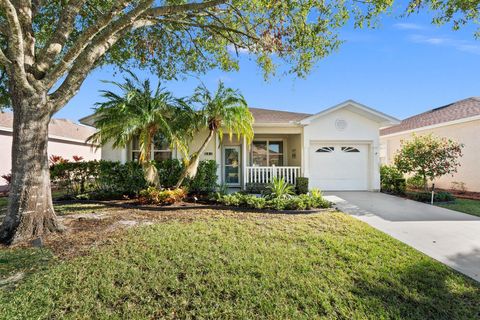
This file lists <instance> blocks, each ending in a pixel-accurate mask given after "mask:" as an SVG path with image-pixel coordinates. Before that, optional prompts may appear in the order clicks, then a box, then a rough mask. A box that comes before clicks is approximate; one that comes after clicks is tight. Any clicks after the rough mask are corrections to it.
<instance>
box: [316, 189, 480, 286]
mask: <svg viewBox="0 0 480 320" xmlns="http://www.w3.org/2000/svg"><path fill="white" fill-rule="evenodd" d="M325 196H326V197H327V198H328V199H329V200H330V201H332V202H334V203H335V205H336V206H337V208H338V209H339V210H341V211H343V212H345V213H348V214H350V215H352V216H354V217H356V218H357V219H359V220H361V221H364V222H366V223H368V224H369V225H371V226H372V227H374V228H377V229H378V230H380V231H383V232H385V233H386V234H389V235H390V236H392V237H394V238H396V239H398V240H400V241H402V242H404V243H406V244H408V245H409V246H411V247H413V248H415V249H417V250H419V251H421V252H423V253H425V254H426V255H428V256H430V257H432V258H434V259H436V260H438V261H440V262H443V263H444V264H446V265H448V266H450V267H452V268H453V269H455V270H457V271H459V272H462V273H463V274H465V275H467V276H469V277H471V278H473V279H475V280H477V281H480V217H475V216H472V215H468V214H464V213H461V212H457V211H452V210H448V209H444V208H440V207H436V206H431V205H429V204H424V203H420V202H416V201H412V200H406V199H403V198H399V197H395V196H390V195H387V194H383V193H378V192H326V193H325Z"/></svg>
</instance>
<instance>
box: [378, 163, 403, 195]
mask: <svg viewBox="0 0 480 320" xmlns="http://www.w3.org/2000/svg"><path fill="white" fill-rule="evenodd" d="M380 189H381V191H382V192H387V193H393V194H405V189H406V186H405V179H404V178H403V174H402V173H401V172H400V171H399V170H398V169H397V168H396V167H395V166H387V165H383V166H381V167H380Z"/></svg>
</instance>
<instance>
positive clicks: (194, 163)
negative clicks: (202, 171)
mask: <svg viewBox="0 0 480 320" xmlns="http://www.w3.org/2000/svg"><path fill="white" fill-rule="evenodd" d="M215 132H216V131H215V130H210V132H209V133H208V137H207V139H205V141H204V142H203V144H202V146H201V147H200V149H198V151H197V152H196V153H195V154H194V155H193V157H192V158H191V159H190V162H189V163H188V164H187V166H186V167H185V169H184V170H183V172H182V175H181V176H180V178H179V179H178V182H177V184H176V185H175V188H180V186H181V185H182V183H183V181H184V180H185V178H187V177H189V178H194V177H195V176H196V175H197V170H198V163H199V162H200V155H201V154H202V153H203V152H204V151H205V149H206V148H207V145H208V144H209V143H210V141H211V140H212V138H213V137H214V136H215Z"/></svg>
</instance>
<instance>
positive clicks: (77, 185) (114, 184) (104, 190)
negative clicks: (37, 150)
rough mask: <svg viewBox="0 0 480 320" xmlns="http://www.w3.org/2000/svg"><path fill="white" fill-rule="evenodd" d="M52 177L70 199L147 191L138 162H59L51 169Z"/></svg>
mask: <svg viewBox="0 0 480 320" xmlns="http://www.w3.org/2000/svg"><path fill="white" fill-rule="evenodd" d="M50 177H51V179H52V182H53V185H54V186H55V187H56V188H59V189H62V190H63V191H65V194H66V196H67V197H77V196H79V195H82V196H81V197H80V198H82V199H102V200H104V199H115V198H120V197H122V196H136V195H137V194H138V192H139V191H140V190H142V189H144V188H145V187H146V181H145V178H144V175H143V170H142V168H141V166H140V165H139V164H138V163H136V162H127V163H125V164H121V163H120V162H111V161H103V160H102V161H85V162H57V163H56V164H53V165H51V167H50Z"/></svg>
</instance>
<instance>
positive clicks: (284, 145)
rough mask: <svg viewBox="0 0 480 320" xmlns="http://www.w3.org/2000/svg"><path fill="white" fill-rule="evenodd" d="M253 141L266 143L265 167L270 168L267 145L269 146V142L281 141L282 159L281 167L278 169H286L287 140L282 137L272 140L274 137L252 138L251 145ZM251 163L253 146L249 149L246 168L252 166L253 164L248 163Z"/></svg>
mask: <svg viewBox="0 0 480 320" xmlns="http://www.w3.org/2000/svg"><path fill="white" fill-rule="evenodd" d="M255 141H266V142H267V166H268V167H270V165H269V164H268V163H269V162H270V150H269V149H268V145H269V144H270V141H272V142H279V141H281V142H282V144H283V146H282V147H283V152H282V158H283V165H281V166H279V167H286V166H288V153H287V147H288V146H287V138H284V137H279V138H274V137H266V138H255V137H254V138H253V140H252V143H251V145H253V143H254V142H255ZM252 161H253V146H251V147H250V152H249V157H248V166H253V163H250V162H252Z"/></svg>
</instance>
